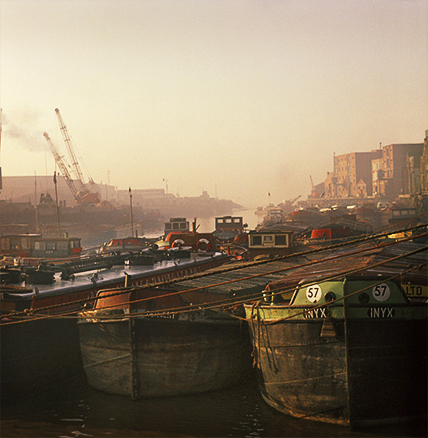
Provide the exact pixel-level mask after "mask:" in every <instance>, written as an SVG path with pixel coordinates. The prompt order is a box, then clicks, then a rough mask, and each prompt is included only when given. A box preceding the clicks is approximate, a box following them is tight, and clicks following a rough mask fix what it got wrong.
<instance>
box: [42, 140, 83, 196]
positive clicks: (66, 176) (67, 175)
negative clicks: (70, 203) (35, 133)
mask: <svg viewBox="0 0 428 438" xmlns="http://www.w3.org/2000/svg"><path fill="white" fill-rule="evenodd" d="M43 136H44V137H45V138H46V141H47V143H48V145H49V149H50V150H51V152H52V155H53V157H54V159H55V162H56V164H57V165H58V167H59V170H60V171H61V174H62V176H63V177H64V179H65V182H66V183H67V185H68V187H69V189H70V190H71V192H72V193H73V196H74V199H76V201H79V200H80V198H79V194H78V191H77V189H76V187H75V185H74V181H73V179H72V177H71V175H70V172H69V171H68V168H67V165H66V164H65V162H64V159H63V157H62V156H61V155H60V154H59V153H58V150H57V148H56V147H55V145H54V144H53V143H52V140H51V139H50V137H49V134H48V133H47V132H44V133H43Z"/></svg>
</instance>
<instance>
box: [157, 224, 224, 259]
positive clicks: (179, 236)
mask: <svg viewBox="0 0 428 438" xmlns="http://www.w3.org/2000/svg"><path fill="white" fill-rule="evenodd" d="M183 220H184V219H183ZM173 221H174V219H171V224H172V225H175V224H181V223H183V222H182V221H180V222H173ZM186 224H187V222H186ZM176 228H178V227H176ZM197 229H198V226H196V219H195V220H194V221H193V223H192V231H179V230H177V231H171V232H169V233H168V234H166V235H165V236H164V237H163V238H162V239H160V240H158V241H157V242H156V243H155V244H154V246H155V248H156V249H160V250H164V249H170V248H188V249H190V250H191V251H194V252H203V253H205V252H206V253H212V252H215V251H216V240H215V237H214V235H213V233H199V232H198V231H197Z"/></svg>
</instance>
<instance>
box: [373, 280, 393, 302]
mask: <svg viewBox="0 0 428 438" xmlns="http://www.w3.org/2000/svg"><path fill="white" fill-rule="evenodd" d="M372 295H373V298H374V299H375V300H377V301H386V300H387V299H388V298H389V296H390V295H391V290H390V289H389V286H388V285H387V284H386V283H382V284H377V285H376V286H373V288H372Z"/></svg>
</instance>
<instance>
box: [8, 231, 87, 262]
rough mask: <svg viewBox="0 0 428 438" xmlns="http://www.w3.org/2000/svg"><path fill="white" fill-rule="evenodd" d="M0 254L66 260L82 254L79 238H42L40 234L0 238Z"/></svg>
mask: <svg viewBox="0 0 428 438" xmlns="http://www.w3.org/2000/svg"><path fill="white" fill-rule="evenodd" d="M0 253H1V254H2V255H7V256H10V257H21V258H28V257H34V258H48V259H56V258H67V257H79V256H80V255H81V253H82V245H81V239H80V238H79V237H43V236H42V235H41V234H13V235H8V236H0Z"/></svg>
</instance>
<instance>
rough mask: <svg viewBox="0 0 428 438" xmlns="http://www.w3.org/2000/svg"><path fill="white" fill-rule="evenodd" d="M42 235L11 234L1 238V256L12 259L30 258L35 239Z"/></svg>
mask: <svg viewBox="0 0 428 438" xmlns="http://www.w3.org/2000/svg"><path fill="white" fill-rule="evenodd" d="M41 237H42V235H41V234H9V235H5V236H0V254H1V255H5V256H10V257H30V256H31V248H32V247H33V242H34V239H36V238H41Z"/></svg>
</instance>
